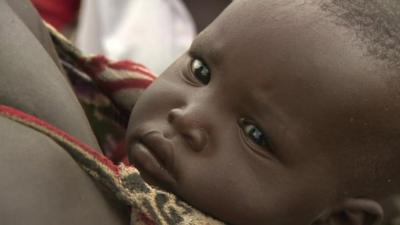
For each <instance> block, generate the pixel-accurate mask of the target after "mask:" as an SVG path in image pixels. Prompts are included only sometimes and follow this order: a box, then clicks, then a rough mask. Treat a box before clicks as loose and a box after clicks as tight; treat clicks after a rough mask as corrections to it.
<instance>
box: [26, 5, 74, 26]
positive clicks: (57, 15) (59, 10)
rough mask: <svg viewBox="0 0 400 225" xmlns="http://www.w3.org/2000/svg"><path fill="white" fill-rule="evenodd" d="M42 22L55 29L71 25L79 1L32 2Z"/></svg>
mask: <svg viewBox="0 0 400 225" xmlns="http://www.w3.org/2000/svg"><path fill="white" fill-rule="evenodd" d="M32 3H33V5H34V6H35V7H36V9H37V10H38V11H39V14H40V15H41V16H42V18H43V19H44V20H46V21H47V22H48V23H50V24H51V25H52V26H54V27H55V28H56V29H58V30H59V29H62V28H64V27H65V26H67V25H69V24H71V23H73V22H74V21H75V20H76V18H77V16H78V11H79V6H80V0H32Z"/></svg>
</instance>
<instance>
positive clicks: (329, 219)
mask: <svg viewBox="0 0 400 225" xmlns="http://www.w3.org/2000/svg"><path fill="white" fill-rule="evenodd" d="M382 220H383V209H382V206H381V205H380V204H379V203H378V202H376V201H373V200H370V199H347V200H346V201H344V202H343V203H341V204H340V205H338V206H337V207H334V208H332V209H331V210H328V211H326V212H325V213H324V214H323V215H322V216H321V217H320V218H318V219H317V220H316V222H314V223H313V225H379V224H381V222H382Z"/></svg>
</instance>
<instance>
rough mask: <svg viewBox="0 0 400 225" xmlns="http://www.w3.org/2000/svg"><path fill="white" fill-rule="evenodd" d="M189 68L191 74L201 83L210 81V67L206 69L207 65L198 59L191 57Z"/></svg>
mask: <svg viewBox="0 0 400 225" xmlns="http://www.w3.org/2000/svg"><path fill="white" fill-rule="evenodd" d="M190 69H191V72H192V74H193V76H194V77H195V78H196V79H197V80H198V81H200V82H201V83H202V84H204V85H206V84H208V83H209V82H210V79H211V72H210V69H208V67H207V65H205V64H204V63H203V61H201V60H200V59H193V60H192V62H191V65H190Z"/></svg>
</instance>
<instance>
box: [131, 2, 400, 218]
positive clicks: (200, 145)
mask: <svg viewBox="0 0 400 225" xmlns="http://www.w3.org/2000/svg"><path fill="white" fill-rule="evenodd" d="M375 2H380V3H379V4H377V3H375ZM397 2H398V0H385V1H378V0H376V1H373V0H342V1H341V0H329V1H327V0H324V1H312V0H311V1H307V0H306V1H304V0H299V1H297V0H296V1H293V0H283V1H282V0H268V1H266V0H237V1H234V2H233V3H232V4H231V6H230V7H228V9H227V10H225V12H224V13H223V14H222V15H221V16H220V17H219V18H217V20H216V21H215V22H214V23H213V24H212V25H210V26H209V27H208V28H207V29H206V30H205V31H204V32H202V33H201V34H200V35H199V36H198V38H197V39H196V40H195V41H194V42H193V45H192V47H191V48H190V50H189V51H188V53H187V54H185V55H183V56H182V57H181V58H179V59H178V60H177V61H176V62H175V63H174V64H173V65H172V66H171V67H170V68H169V69H168V70H167V71H165V73H164V74H162V76H161V77H160V78H159V79H158V80H156V81H155V82H154V84H152V85H151V86H150V87H149V88H148V90H146V92H145V93H144V94H143V95H142V97H141V99H140V100H139V102H138V103H137V105H136V106H135V108H134V110H133V113H132V119H131V122H130V126H129V134H128V137H129V141H130V149H129V156H130V159H131V160H132V162H133V163H134V164H135V165H136V166H137V167H138V168H139V170H140V171H141V173H142V175H143V177H144V178H145V179H146V180H147V181H148V182H149V183H153V184H155V185H158V186H160V187H162V188H165V189H167V190H169V191H171V192H174V193H176V194H177V195H178V196H180V197H182V198H183V199H185V200H186V201H187V202H188V203H190V204H191V205H193V206H195V207H197V208H199V209H201V210H203V211H205V212H207V213H209V214H211V215H213V216H215V217H217V218H219V219H221V220H224V221H226V222H229V223H231V224H240V225H253V224H254V225H265V224H272V225H278V224H296V225H303V224H304V225H306V224H312V223H316V224H374V223H372V222H374V221H377V220H379V219H380V218H381V217H382V207H381V201H382V199H384V198H385V197H387V196H388V195H390V194H391V193H394V192H395V191H396V187H397V185H399V183H400V180H399V179H398V174H397V173H396V172H397V171H399V169H400V163H399V162H400V161H399V160H400V157H399V156H400V116H399V115H400V85H399V84H400V83H399V76H400V63H399V62H400V47H399V46H400V38H399V37H400V27H399V24H400V21H399V20H400V19H399V18H400V4H399V3H397Z"/></svg>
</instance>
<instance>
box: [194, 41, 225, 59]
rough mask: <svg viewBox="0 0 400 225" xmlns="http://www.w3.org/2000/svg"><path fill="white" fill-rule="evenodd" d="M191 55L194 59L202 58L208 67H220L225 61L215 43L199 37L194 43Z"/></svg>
mask: <svg viewBox="0 0 400 225" xmlns="http://www.w3.org/2000/svg"><path fill="white" fill-rule="evenodd" d="M189 53H190V54H191V55H192V56H194V57H200V58H201V59H203V60H205V62H206V63H207V64H208V65H211V66H216V65H220V64H221V63H222V61H223V55H222V51H221V50H220V49H219V48H218V47H217V46H216V44H215V42H213V41H210V40H209V39H207V38H202V37H199V38H197V39H196V40H194V41H193V43H192V45H191V47H190V50H189Z"/></svg>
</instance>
